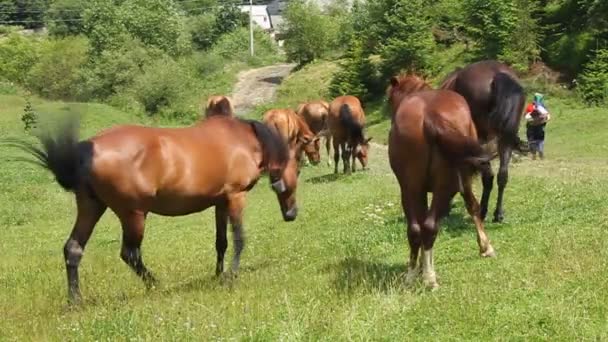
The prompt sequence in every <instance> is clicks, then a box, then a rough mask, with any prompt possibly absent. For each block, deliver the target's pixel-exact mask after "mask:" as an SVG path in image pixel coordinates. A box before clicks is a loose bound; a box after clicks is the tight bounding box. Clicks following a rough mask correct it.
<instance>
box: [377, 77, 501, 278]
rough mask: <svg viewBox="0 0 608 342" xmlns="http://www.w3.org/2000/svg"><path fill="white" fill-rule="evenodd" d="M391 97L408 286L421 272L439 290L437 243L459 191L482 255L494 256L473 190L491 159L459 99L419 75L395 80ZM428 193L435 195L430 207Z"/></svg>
mask: <svg viewBox="0 0 608 342" xmlns="http://www.w3.org/2000/svg"><path fill="white" fill-rule="evenodd" d="M387 95H388V100H389V102H390V105H391V107H392V115H393V120H392V123H391V129H390V132H389V145H388V155H389V162H390V166H391V169H392V171H393V173H394V174H395V177H396V178H397V181H398V183H399V187H400V189H401V203H402V206H403V211H404V214H405V218H406V222H407V237H408V242H409V246H410V258H409V263H408V272H407V276H406V282H407V283H412V282H413V281H414V280H415V279H416V278H417V277H418V275H419V274H420V271H422V279H423V282H424V284H425V285H426V286H428V287H430V288H437V287H438V284H437V277H436V274H435V270H434V266H433V245H434V243H435V238H436V236H437V233H438V232H439V223H440V220H441V219H442V218H443V217H445V216H447V214H448V211H449V206H450V201H451V200H452V199H453V197H454V196H455V195H456V193H458V192H460V194H461V195H462V198H463V199H464V202H465V204H466V208H467V211H468V212H469V214H470V215H471V217H472V218H473V221H474V222H475V227H476V229H477V243H478V245H479V251H480V254H481V256H484V257H489V256H494V255H495V252H494V249H493V247H492V245H491V244H490V240H489V239H488V237H487V235H486V233H485V230H484V225H483V220H482V219H481V214H480V209H479V204H478V202H477V199H476V198H475V195H474V194H473V186H472V179H473V176H474V175H475V173H476V172H478V171H482V170H484V169H486V168H488V167H489V163H490V157H488V156H487V155H486V154H485V153H484V151H483V149H482V146H481V145H480V144H479V142H478V140H477V131H476V129H475V125H474V124H473V122H472V119H471V114H470V111H469V107H468V105H467V102H466V100H465V99H464V98H463V97H462V96H461V95H459V94H457V93H456V92H453V91H450V90H433V89H431V88H430V87H429V86H428V85H427V84H426V83H425V82H424V80H422V79H421V78H419V77H417V76H415V75H401V76H395V77H392V78H391V85H390V87H389V89H388V94H387ZM429 192H430V193H432V194H433V197H432V200H431V206H430V208H429V207H428V202H427V193H429ZM419 257H420V265H419V266H418V258H419Z"/></svg>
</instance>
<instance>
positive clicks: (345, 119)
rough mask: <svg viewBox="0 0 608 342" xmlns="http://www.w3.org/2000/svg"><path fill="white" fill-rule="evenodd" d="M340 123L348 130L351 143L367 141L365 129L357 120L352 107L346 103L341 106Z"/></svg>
mask: <svg viewBox="0 0 608 342" xmlns="http://www.w3.org/2000/svg"><path fill="white" fill-rule="evenodd" d="M340 122H341V123H342V125H343V126H344V128H346V133H347V136H348V141H349V142H351V141H355V142H362V141H364V140H365V138H364V137H363V127H361V125H360V124H359V123H358V122H357V121H356V120H355V118H354V117H353V112H352V111H351V109H350V106H349V105H348V104H346V103H345V104H343V105H342V106H340Z"/></svg>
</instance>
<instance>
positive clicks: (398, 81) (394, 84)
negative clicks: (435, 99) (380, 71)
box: [387, 73, 432, 96]
mask: <svg viewBox="0 0 608 342" xmlns="http://www.w3.org/2000/svg"><path fill="white" fill-rule="evenodd" d="M429 89H432V88H431V86H430V85H429V84H428V83H426V81H425V80H424V78H422V77H420V76H418V75H416V74H412V73H406V74H399V75H397V76H394V77H392V78H391V84H390V85H389V88H388V94H387V95H389V96H390V95H391V94H393V93H395V92H397V91H398V92H400V93H401V94H402V95H409V94H412V93H415V92H418V91H422V90H429Z"/></svg>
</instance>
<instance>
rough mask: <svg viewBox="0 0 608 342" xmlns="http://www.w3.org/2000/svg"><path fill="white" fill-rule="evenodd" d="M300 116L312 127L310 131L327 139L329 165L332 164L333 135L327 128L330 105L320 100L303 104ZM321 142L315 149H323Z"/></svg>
mask: <svg viewBox="0 0 608 342" xmlns="http://www.w3.org/2000/svg"><path fill="white" fill-rule="evenodd" d="M296 112H297V114H298V115H299V116H301V117H302V118H304V121H306V123H307V124H308V127H310V130H311V131H312V132H313V133H314V134H315V135H316V136H318V137H319V138H321V137H323V138H325V148H326V149H327V163H328V165H329V164H331V161H330V157H329V150H330V144H331V135H330V133H329V130H328V128H327V115H328V114H329V103H327V102H325V101H322V100H318V101H312V102H308V103H303V104H300V105H299V106H298V110H297V111H296ZM319 143H320V141H317V142H316V146H315V148H316V149H317V150H320V149H321V146H319Z"/></svg>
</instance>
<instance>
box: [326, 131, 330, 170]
mask: <svg viewBox="0 0 608 342" xmlns="http://www.w3.org/2000/svg"><path fill="white" fill-rule="evenodd" d="M325 149H326V150H327V166H331V155H330V150H331V134H329V133H326V135H325Z"/></svg>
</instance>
